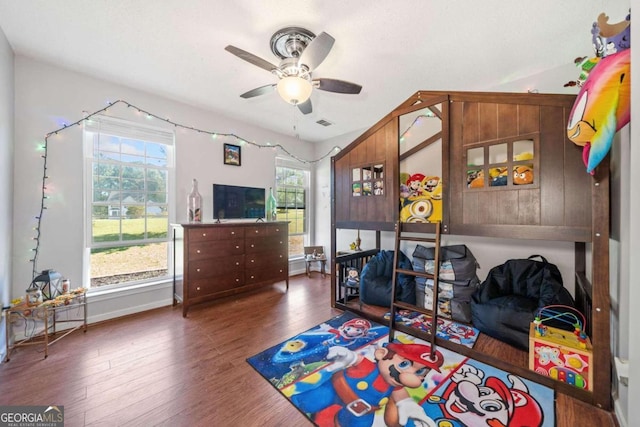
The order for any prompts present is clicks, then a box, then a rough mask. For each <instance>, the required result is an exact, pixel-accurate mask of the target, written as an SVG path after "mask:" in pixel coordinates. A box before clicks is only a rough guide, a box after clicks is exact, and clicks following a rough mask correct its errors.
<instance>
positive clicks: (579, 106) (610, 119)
mask: <svg viewBox="0 0 640 427" xmlns="http://www.w3.org/2000/svg"><path fill="white" fill-rule="evenodd" d="M607 21H608V17H606V15H604V16H603V14H601V15H600V17H599V21H598V25H599V26H604V27H606V30H607V31H610V30H611V28H613V29H617V28H623V30H622V33H623V34H622V35H621V36H620V37H618V36H617V35H610V36H609V37H604V39H605V40H609V39H611V40H616V42H615V43H614V42H611V43H612V46H610V48H609V49H608V50H607V49H606V48H605V49H604V50H602V52H603V54H606V56H605V57H603V58H601V59H600V60H599V61H598V62H597V63H596V64H595V66H594V67H593V69H592V70H591V72H590V73H589V75H588V76H587V79H586V81H585V82H584V84H583V85H582V87H581V89H580V92H579V93H578V96H577V98H576V101H575V103H574V105H573V108H572V109H571V114H570V115H569V123H568V125H567V137H568V138H569V139H570V140H571V141H572V142H573V143H574V144H576V145H579V146H583V147H584V149H583V152H582V159H583V162H584V164H585V165H586V167H587V172H588V173H590V174H592V175H593V173H594V170H595V168H596V167H597V166H598V165H599V164H600V162H601V161H602V159H604V157H605V156H606V155H607V153H608V152H609V150H610V149H611V144H612V142H613V137H614V135H615V133H616V132H617V131H618V130H620V129H621V128H622V127H623V126H625V125H626V124H627V123H629V121H630V104H631V73H630V71H631V49H630V45H631V42H630V38H629V36H628V35H626V36H625V34H627V33H628V31H630V29H629V28H628V27H629V26H630V25H631V24H630V22H631V15H629V16H628V17H627V20H626V21H629V23H628V24H627V25H625V24H624V23H621V24H616V25H611V26H607V25H608V24H607ZM609 27H611V28H609ZM607 31H605V34H609V32H607ZM613 31H615V30H613ZM602 35H603V32H602V30H601V31H600V33H599V37H598V38H596V40H599V41H600V43H602V44H605V45H606V43H604V42H602V40H603V37H602ZM596 50H597V52H598V51H599V50H598V47H597V46H596Z"/></svg>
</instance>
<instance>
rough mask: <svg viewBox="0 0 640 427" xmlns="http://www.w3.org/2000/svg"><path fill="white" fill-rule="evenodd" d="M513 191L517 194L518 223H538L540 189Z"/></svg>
mask: <svg viewBox="0 0 640 427" xmlns="http://www.w3.org/2000/svg"><path fill="white" fill-rule="evenodd" d="M509 193H511V191H509ZM515 193H516V194H517V195H518V224H521V225H540V190H539V189H537V188H536V189H532V190H517V191H515Z"/></svg>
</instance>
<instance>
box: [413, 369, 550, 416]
mask: <svg viewBox="0 0 640 427" xmlns="http://www.w3.org/2000/svg"><path fill="white" fill-rule="evenodd" d="M507 378H508V379H509V382H510V383H511V384H510V385H507V384H506V383H505V382H504V381H502V380H501V379H499V378H496V377H489V378H487V379H486V380H484V381H483V379H484V372H483V371H482V370H481V369H478V368H477V367H475V366H473V365H469V364H464V365H462V366H460V368H459V369H458V370H457V371H456V372H455V373H454V374H453V375H452V376H451V382H450V383H449V384H448V385H447V387H446V388H445V390H444V393H443V394H442V395H441V396H437V395H435V394H434V395H431V396H429V398H428V399H427V403H426V404H425V405H424V406H423V407H424V408H425V410H426V411H427V414H428V415H429V416H430V417H431V418H433V419H434V420H435V421H436V425H437V426H447V427H463V426H487V427H539V426H541V425H542V422H543V419H544V415H543V413H542V409H541V408H540V405H539V404H538V402H537V401H536V400H535V399H534V398H533V397H532V396H531V395H530V394H529V390H528V388H527V386H526V385H525V384H524V382H523V381H522V380H521V379H520V378H518V377H516V376H515V375H511V374H509V375H508V376H507Z"/></svg>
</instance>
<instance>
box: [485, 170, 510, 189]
mask: <svg viewBox="0 0 640 427" xmlns="http://www.w3.org/2000/svg"><path fill="white" fill-rule="evenodd" d="M507 174H508V170H507V168H506V167H499V168H491V169H489V176H490V177H491V179H490V180H489V186H490V187H500V186H503V185H507Z"/></svg>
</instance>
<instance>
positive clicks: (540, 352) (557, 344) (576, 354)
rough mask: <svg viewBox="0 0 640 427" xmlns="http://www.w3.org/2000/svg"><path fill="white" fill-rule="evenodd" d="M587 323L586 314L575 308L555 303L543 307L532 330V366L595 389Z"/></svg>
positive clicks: (583, 387)
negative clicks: (569, 328) (550, 324)
mask: <svg viewBox="0 0 640 427" xmlns="http://www.w3.org/2000/svg"><path fill="white" fill-rule="evenodd" d="M545 322H547V324H545ZM551 322H555V323H554V324H555V325H560V326H565V327H566V326H567V325H568V326H570V327H571V328H572V329H573V331H567V330H565V329H561V328H556V327H553V326H549V325H548V324H549V323H551ZM584 325H585V319H584V316H582V314H581V313H580V312H578V311H577V310H575V309H574V308H573V307H567V306H562V305H551V306H546V307H543V308H541V309H540V310H539V311H538V314H537V315H536V317H535V320H534V321H533V323H531V327H530V331H529V369H532V370H534V371H535V372H537V373H538V374H541V375H545V376H549V377H551V378H553V379H555V380H558V381H562V382H565V383H567V384H570V385H573V386H574V387H578V388H582V389H586V390H591V389H592V382H593V370H592V368H591V365H592V363H593V362H592V360H593V351H592V348H591V343H590V341H589V337H587V335H586V333H585V332H584Z"/></svg>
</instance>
